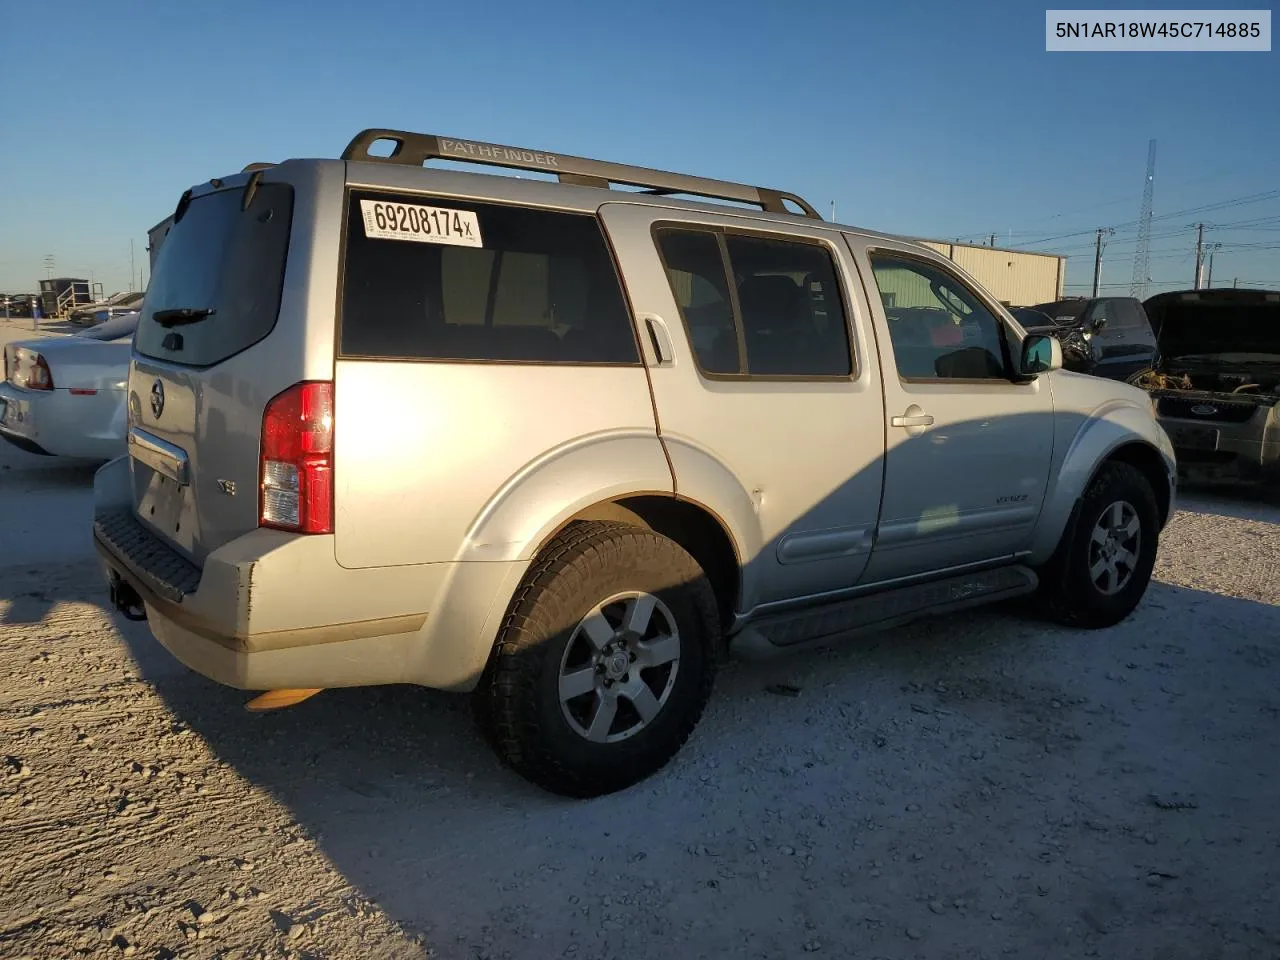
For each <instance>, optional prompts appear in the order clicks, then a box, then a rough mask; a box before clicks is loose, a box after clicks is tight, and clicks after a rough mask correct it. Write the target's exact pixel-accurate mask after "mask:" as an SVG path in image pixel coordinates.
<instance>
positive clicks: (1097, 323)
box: [1089, 317, 1107, 333]
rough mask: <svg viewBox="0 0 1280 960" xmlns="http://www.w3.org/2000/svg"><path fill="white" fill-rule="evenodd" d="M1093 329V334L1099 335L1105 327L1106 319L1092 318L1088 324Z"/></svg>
mask: <svg viewBox="0 0 1280 960" xmlns="http://www.w3.org/2000/svg"><path fill="white" fill-rule="evenodd" d="M1089 326H1090V327H1092V328H1093V332H1094V333H1101V332H1102V331H1103V330H1104V329H1105V328H1106V326H1107V318H1106V317H1094V318H1093V322H1092V323H1091V324H1089Z"/></svg>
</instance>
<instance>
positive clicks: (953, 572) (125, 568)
mask: <svg viewBox="0 0 1280 960" xmlns="http://www.w3.org/2000/svg"><path fill="white" fill-rule="evenodd" d="M437 159H444V160H464V161H471V162H472V163H480V164H489V165H497V166H501V167H506V168H515V169H520V170H532V171H541V172H542V173H543V174H551V175H553V177H554V179H552V178H548V177H541V178H538V179H528V178H527V177H514V176H495V175H492V174H486V173H480V172H462V171H461V170H457V169H441V168H439V166H438V165H437V166H436V167H427V166H426V163H427V162H428V161H432V160H437ZM613 185H626V186H630V187H633V188H638V189H632V190H625V191H624V190H619V189H616V188H614V186H613ZM678 196H680V197H689V196H700V197H702V198H704V199H703V200H701V201H697V200H689V199H678V198H677V197H678ZM708 198H710V200H711V201H713V202H707V200H708ZM716 200H720V201H731V202H732V203H730V204H726V203H721V202H714V201H716ZM752 207H754V208H755V209H751V208H752ZM1060 364H1061V349H1060V347H1059V345H1058V343H1057V341H1056V340H1054V339H1053V338H1051V337H1045V336H1030V335H1028V334H1026V332H1025V331H1024V330H1023V329H1022V328H1021V327H1019V326H1018V324H1017V323H1016V322H1015V321H1014V320H1013V319H1012V317H1011V316H1010V315H1009V314H1008V313H1007V312H1006V311H1005V310H1004V309H1003V308H1002V307H1001V306H1000V305H999V304H998V303H997V302H996V301H995V300H994V299H993V298H992V297H991V296H990V295H989V294H988V293H987V292H986V291H985V290H983V289H982V288H981V287H980V286H978V285H977V284H976V283H975V282H974V281H973V280H972V278H970V277H969V276H968V275H967V274H965V273H964V272H963V271H961V270H959V269H958V268H957V267H956V265H955V264H953V263H951V262H950V261H949V260H947V259H945V258H943V257H941V256H939V255H938V254H936V253H935V252H933V251H932V250H929V249H928V248H926V247H924V246H921V245H918V244H916V243H912V242H910V241H907V240H904V239H900V238H895V237H890V236H882V235H878V234H872V233H868V232H866V231H863V230H858V229H855V228H851V227H843V226H839V225H836V224H832V223H828V222H825V221H823V220H822V218H821V217H820V216H819V215H818V214H817V213H816V212H814V210H813V208H812V207H811V206H810V205H808V204H807V203H805V202H804V201H803V200H801V199H800V198H798V197H796V196H794V195H791V194H786V193H782V192H779V191H776V190H766V189H762V188H758V187H753V186H745V185H742V184H735V183H728V182H722V181H716V180H708V179H704V178H699V177H691V176H681V175H676V174H670V173H663V172H660V171H655V170H648V169H643V168H638V167H630V166H624V165H619V164H614V163H605V162H599V161H592V160H586V159H583V158H578V157H570V156H564V155H560V154H552V153H546V152H542V151H535V150H527V149H521V148H514V147H506V146H501V145H496V144H488V143H477V142H472V141H467V140H450V139H445V138H438V137H434V136H426V135H420V134H412V133H405V132H401V131H392V130H367V131H364V132H363V133H361V134H360V135H359V136H357V137H356V138H355V139H354V140H353V141H352V142H351V144H350V145H349V146H348V147H347V149H346V151H345V152H344V153H343V155H342V158H341V159H336V160H289V161H286V162H283V163H279V164H254V165H251V166H250V167H248V168H246V169H245V170H244V171H242V172H241V173H239V174H236V175H233V176H228V177H223V178H218V179H213V180H210V181H209V182H207V183H204V184H201V185H199V186H197V187H193V188H191V189H190V190H188V191H187V192H186V193H184V194H183V196H182V198H181V200H180V201H179V203H178V204H177V207H176V209H175V211H174V214H173V217H172V226H171V227H170V229H169V233H168V235H167V237H166V238H165V239H164V244H163V247H162V248H161V251H160V254H159V258H158V260H157V263H156V267H155V272H154V276H153V277H152V280H151V284H150V287H149V289H148V291H147V296H146V301H145V303H144V305H143V316H142V319H141V322H140V323H139V326H138V332H137V335H136V338H135V341H134V346H133V355H132V362H131V367H130V373H129V431H128V439H129V443H128V450H129V452H128V455H127V456H124V457H121V458H120V459H118V460H115V461H113V462H112V463H110V464H108V465H106V466H104V467H103V468H102V469H101V470H100V471H99V473H98V475H97V477H96V480H95V484H94V489H95V518H94V535H95V540H96V543H97V545H98V547H99V550H100V552H101V554H102V556H103V558H104V561H105V567H106V574H107V577H108V579H109V583H110V588H111V593H112V598H113V601H114V603H115V605H116V606H117V607H118V608H119V609H120V610H122V611H123V612H124V613H125V614H126V615H128V616H130V617H134V618H139V619H141V618H145V619H146V620H147V621H148V622H149V624H150V628H151V630H152V632H153V633H154V634H155V636H156V637H157V638H158V639H159V641H160V642H161V643H162V644H163V645H164V646H165V647H167V648H168V649H169V650H170V651H172V653H173V654H174V656H176V657H177V658H178V659H179V660H181V661H182V662H183V663H185V664H187V665H188V666H189V667H191V668H192V669H194V670H197V671H199V672H200V673H202V674H204V675H205V676H208V677H211V678H213V679H215V680H217V681H220V682H221V683H224V684H229V685H231V686H233V687H239V688H242V689H245V690H252V691H267V693H265V694H264V695H263V696H262V697H259V698H258V699H257V700H255V701H254V702H253V703H252V704H251V706H254V707H270V706H277V705H282V704H288V703H292V702H296V701H298V700H301V699H303V698H305V697H306V696H308V695H310V694H312V693H315V692H318V691H319V690H321V689H323V688H326V687H343V686H358V685H366V684H387V683H412V684H421V685H424V686H428V687H435V688H439V689H443V690H454V691H472V692H473V698H474V701H475V705H476V707H477V710H476V714H477V716H478V718H479V721H480V725H481V727H482V729H483V730H484V731H485V733H486V735H487V736H488V738H489V740H490V742H491V743H492V744H493V746H494V748H495V749H496V751H497V752H498V754H499V755H500V756H501V757H502V758H503V759H504V760H505V761H506V762H507V763H508V764H510V765H511V766H512V767H513V768H514V769H515V770H517V771H519V772H520V773H521V774H522V775H524V776H525V777H527V778H529V779H530V780H532V781H534V782H535V783H537V784H540V785H542V786H543V787H545V788H547V789H549V790H552V791H556V792H559V793H563V794H568V795H573V796H591V795H596V794H601V793H606V792H609V791H613V790H617V789H620V788H623V787H626V786H628V785H630V784H633V783H635V782H636V781H638V780H640V779H642V778H644V777H646V776H648V775H650V774H652V773H653V772H654V771H656V770H658V769H659V768H660V767H662V766H663V765H664V764H665V763H666V762H667V761H668V760H669V759H670V758H671V757H672V756H673V755H674V754H675V753H676V751H677V750H678V749H679V748H680V746H681V745H682V744H683V743H684V741H685V740H686V739H687V738H688V737H689V735H690V733H691V732H692V731H693V729H694V726H695V724H696V723H697V722H698V719H699V717H700V715H701V714H702V711H703V708H704V706H705V704H706V702H707V698H708V696H709V694H710V691H711V684H712V675H713V673H714V671H715V668H716V665H717V663H718V662H720V661H721V659H722V655H723V654H726V653H730V654H737V655H740V656H747V657H762V656H768V655H772V654H775V653H779V652H783V651H789V650H795V649H799V648H802V647H806V646H808V645H811V644H814V643H820V642H824V641H829V640H831V639H832V638H835V637H837V636H841V637H843V636H848V635H850V634H855V633H857V632H859V631H863V630H868V629H873V628H883V627H885V626H889V625H893V624H898V623H902V622H904V621H906V620H908V619H911V618H914V617H918V616H921V615H925V614H937V613H942V612H947V611H953V610H956V609H958V608H961V607H967V606H970V605H974V604H978V603H984V602H990V601H996V600H1001V599H1004V598H1010V597H1014V596H1018V595H1022V594H1030V593H1033V592H1037V591H1038V592H1039V594H1040V596H1041V600H1040V601H1039V604H1040V607H1041V608H1043V609H1049V610H1052V611H1055V612H1056V613H1057V614H1059V615H1060V616H1062V617H1063V618H1065V619H1066V620H1068V621H1070V622H1072V623H1075V624H1078V625H1080V626H1083V627H1104V626H1107V625H1109V624H1114V623H1116V622H1117V621H1119V620H1121V619H1122V618H1124V617H1125V616H1127V615H1128V614H1129V613H1130V611H1132V610H1133V609H1134V607H1135V605H1136V604H1137V603H1138V602H1139V600H1140V598H1141V597H1142V595H1143V593H1144V591H1145V590H1146V587H1147V583H1148V580H1149V578H1150V576H1151V570H1152V565H1153V563H1154V562H1155V557H1156V546H1157V538H1158V536H1159V535H1160V532H1161V530H1162V528H1163V527H1164V525H1165V523H1166V521H1167V520H1168V518H1169V515H1170V511H1171V509H1172V502H1173V497H1174V484H1175V481H1174V477H1175V463H1174V455H1173V451H1172V449H1171V447H1170V444H1169V441H1168V439H1167V437H1166V436H1165V434H1164V432H1163V431H1162V430H1161V429H1160V427H1159V426H1158V425H1157V423H1156V421H1155V418H1154V417H1153V415H1152V409H1151V402H1150V400H1149V399H1148V398H1147V396H1146V395H1145V394H1144V393H1143V392H1142V391H1141V390H1139V389H1137V388H1135V387H1130V386H1126V385H1124V384H1121V383H1116V382H1113V381H1107V380H1101V379H1097V378H1094V377H1089V376H1083V375H1078V374H1073V373H1069V372H1067V371H1064V370H1061V369H1059V367H1060Z"/></svg>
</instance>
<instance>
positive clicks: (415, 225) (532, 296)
mask: <svg viewBox="0 0 1280 960" xmlns="http://www.w3.org/2000/svg"><path fill="white" fill-rule="evenodd" d="M169 242H170V243H172V242H173V241H172V240H170V241H169ZM341 345H342V353H343V355H345V356H349V357H378V358H390V357H398V358H405V359H421V360H499V361H502V360H505V361H508V362H516V363H596V364H601V363H604V364H635V363H639V355H638V350H637V347H636V339H635V333H634V331H633V329H632V326H631V317H630V314H629V312H628V311H627V307H626V302H625V301H624V300H623V297H622V289H621V287H620V285H619V282H618V274H617V271H616V270H615V268H614V264H613V259H612V257H611V256H610V254H609V249H608V246H607V245H606V243H605V239H604V235H603V234H602V233H601V230H600V225H599V223H598V222H597V221H596V218H595V217H593V216H590V215H586V214H576V213H561V212H557V211H553V210H535V209H529V208H526V207H517V206H507V205H500V204H491V203H477V202H474V201H464V200H455V199H434V198H431V197H422V196H396V197H391V196H387V195H385V194H378V193H370V192H365V191H353V192H352V194H351V198H350V207H349V209H348V212H347V262H346V272H345V275H344V277H343V296H342V334H341Z"/></svg>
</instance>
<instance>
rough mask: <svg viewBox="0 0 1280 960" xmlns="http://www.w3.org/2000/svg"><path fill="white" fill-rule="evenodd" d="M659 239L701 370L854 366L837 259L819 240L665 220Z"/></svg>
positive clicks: (840, 369)
mask: <svg viewBox="0 0 1280 960" xmlns="http://www.w3.org/2000/svg"><path fill="white" fill-rule="evenodd" d="M656 239H657V243H658V249H659V251H660V253H661V255H662V261H663V264H664V265H665V267H666V271H667V279H668V280H669V282H670V284H671V292H672V293H673V294H674V295H675V299H676V305H677V306H678V307H679V309H680V314H681V316H682V318H683V319H684V323H685V328H686V330H687V331H688V334H689V339H690V341H691V343H692V345H693V350H694V356H695V358H696V360H697V362H698V366H699V368H700V369H701V370H702V372H703V373H704V374H708V375H712V376H736V377H749V378H759V379H771V378H774V377H829V378H843V377H848V376H850V375H851V374H852V373H853V358H852V354H851V351H850V348H849V330H848V321H847V319H846V317H845V312H844V305H843V298H842V296H841V292H840V287H839V284H838V282H837V280H836V266H835V262H834V261H833V260H832V258H831V253H830V251H829V250H828V249H827V248H826V247H825V246H824V245H822V244H820V243H816V242H812V241H801V240H795V239H782V238H780V237H767V236H758V235H754V234H739V233H735V232H733V231H728V230H720V229H696V228H690V229H685V228H675V227H666V226H663V227H660V228H659V229H658V230H657V231H656ZM730 276H732V278H733V282H732V286H731V285H730V280H729V278H730Z"/></svg>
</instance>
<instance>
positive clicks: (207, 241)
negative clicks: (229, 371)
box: [134, 183, 293, 367]
mask: <svg viewBox="0 0 1280 960" xmlns="http://www.w3.org/2000/svg"><path fill="white" fill-rule="evenodd" d="M243 196H244V191H243V190H241V189H230V190H220V191H217V192H216V193H209V194H205V195H204V196H201V197H197V198H195V199H194V200H192V201H191V204H190V206H188V207H187V210H186V213H185V214H184V215H183V217H182V219H181V220H179V221H178V222H177V223H176V224H174V225H173V227H172V229H171V230H170V231H169V235H168V237H167V239H166V240H165V244H164V249H163V250H161V252H160V255H159V257H158V258H157V259H156V266H155V272H154V274H153V275H152V277H151V281H150V283H149V284H148V285H147V294H146V306H147V310H146V315H145V316H144V317H142V319H141V320H140V321H139V323H138V332H137V337H136V339H135V341H134V347H135V348H136V349H137V351H138V352H139V353H141V354H143V355H145V356H148V357H155V358H157V359H160V360H168V361H170V362H172V363H179V364H185V365H187V366H197V367H202V366H212V365H213V364H215V363H220V362H222V361H223V360H226V359H227V358H228V357H231V356H234V355H235V354H237V353H239V352H240V351H242V350H245V349H247V348H248V347H251V346H252V345H253V344H255V343H257V342H258V341H259V340H261V339H263V338H264V337H265V336H266V335H267V334H269V333H270V332H271V330H272V329H273V328H274V327H275V325H276V317H277V315H278V314H279V312H280V290H281V286H282V285H283V283H284V266H285V255H286V253H287V251H288V247H289V223H290V220H291V218H292V216H293V188H292V187H290V186H289V185H288V184H283V183H264V184H262V186H261V187H260V188H259V190H258V193H257V195H256V196H255V197H254V201H253V203H252V204H251V205H250V207H249V209H248V210H241V209H240V207H241V200H242V198H243ZM182 309H189V310H197V311H200V310H209V311H213V312H211V313H210V314H209V315H208V316H206V317H204V318H203V319H201V320H199V321H197V322H195V323H186V324H182V325H179V326H174V327H164V326H161V325H160V324H159V323H157V322H156V321H155V319H154V317H155V315H156V313H158V312H159V311H162V310H182Z"/></svg>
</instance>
